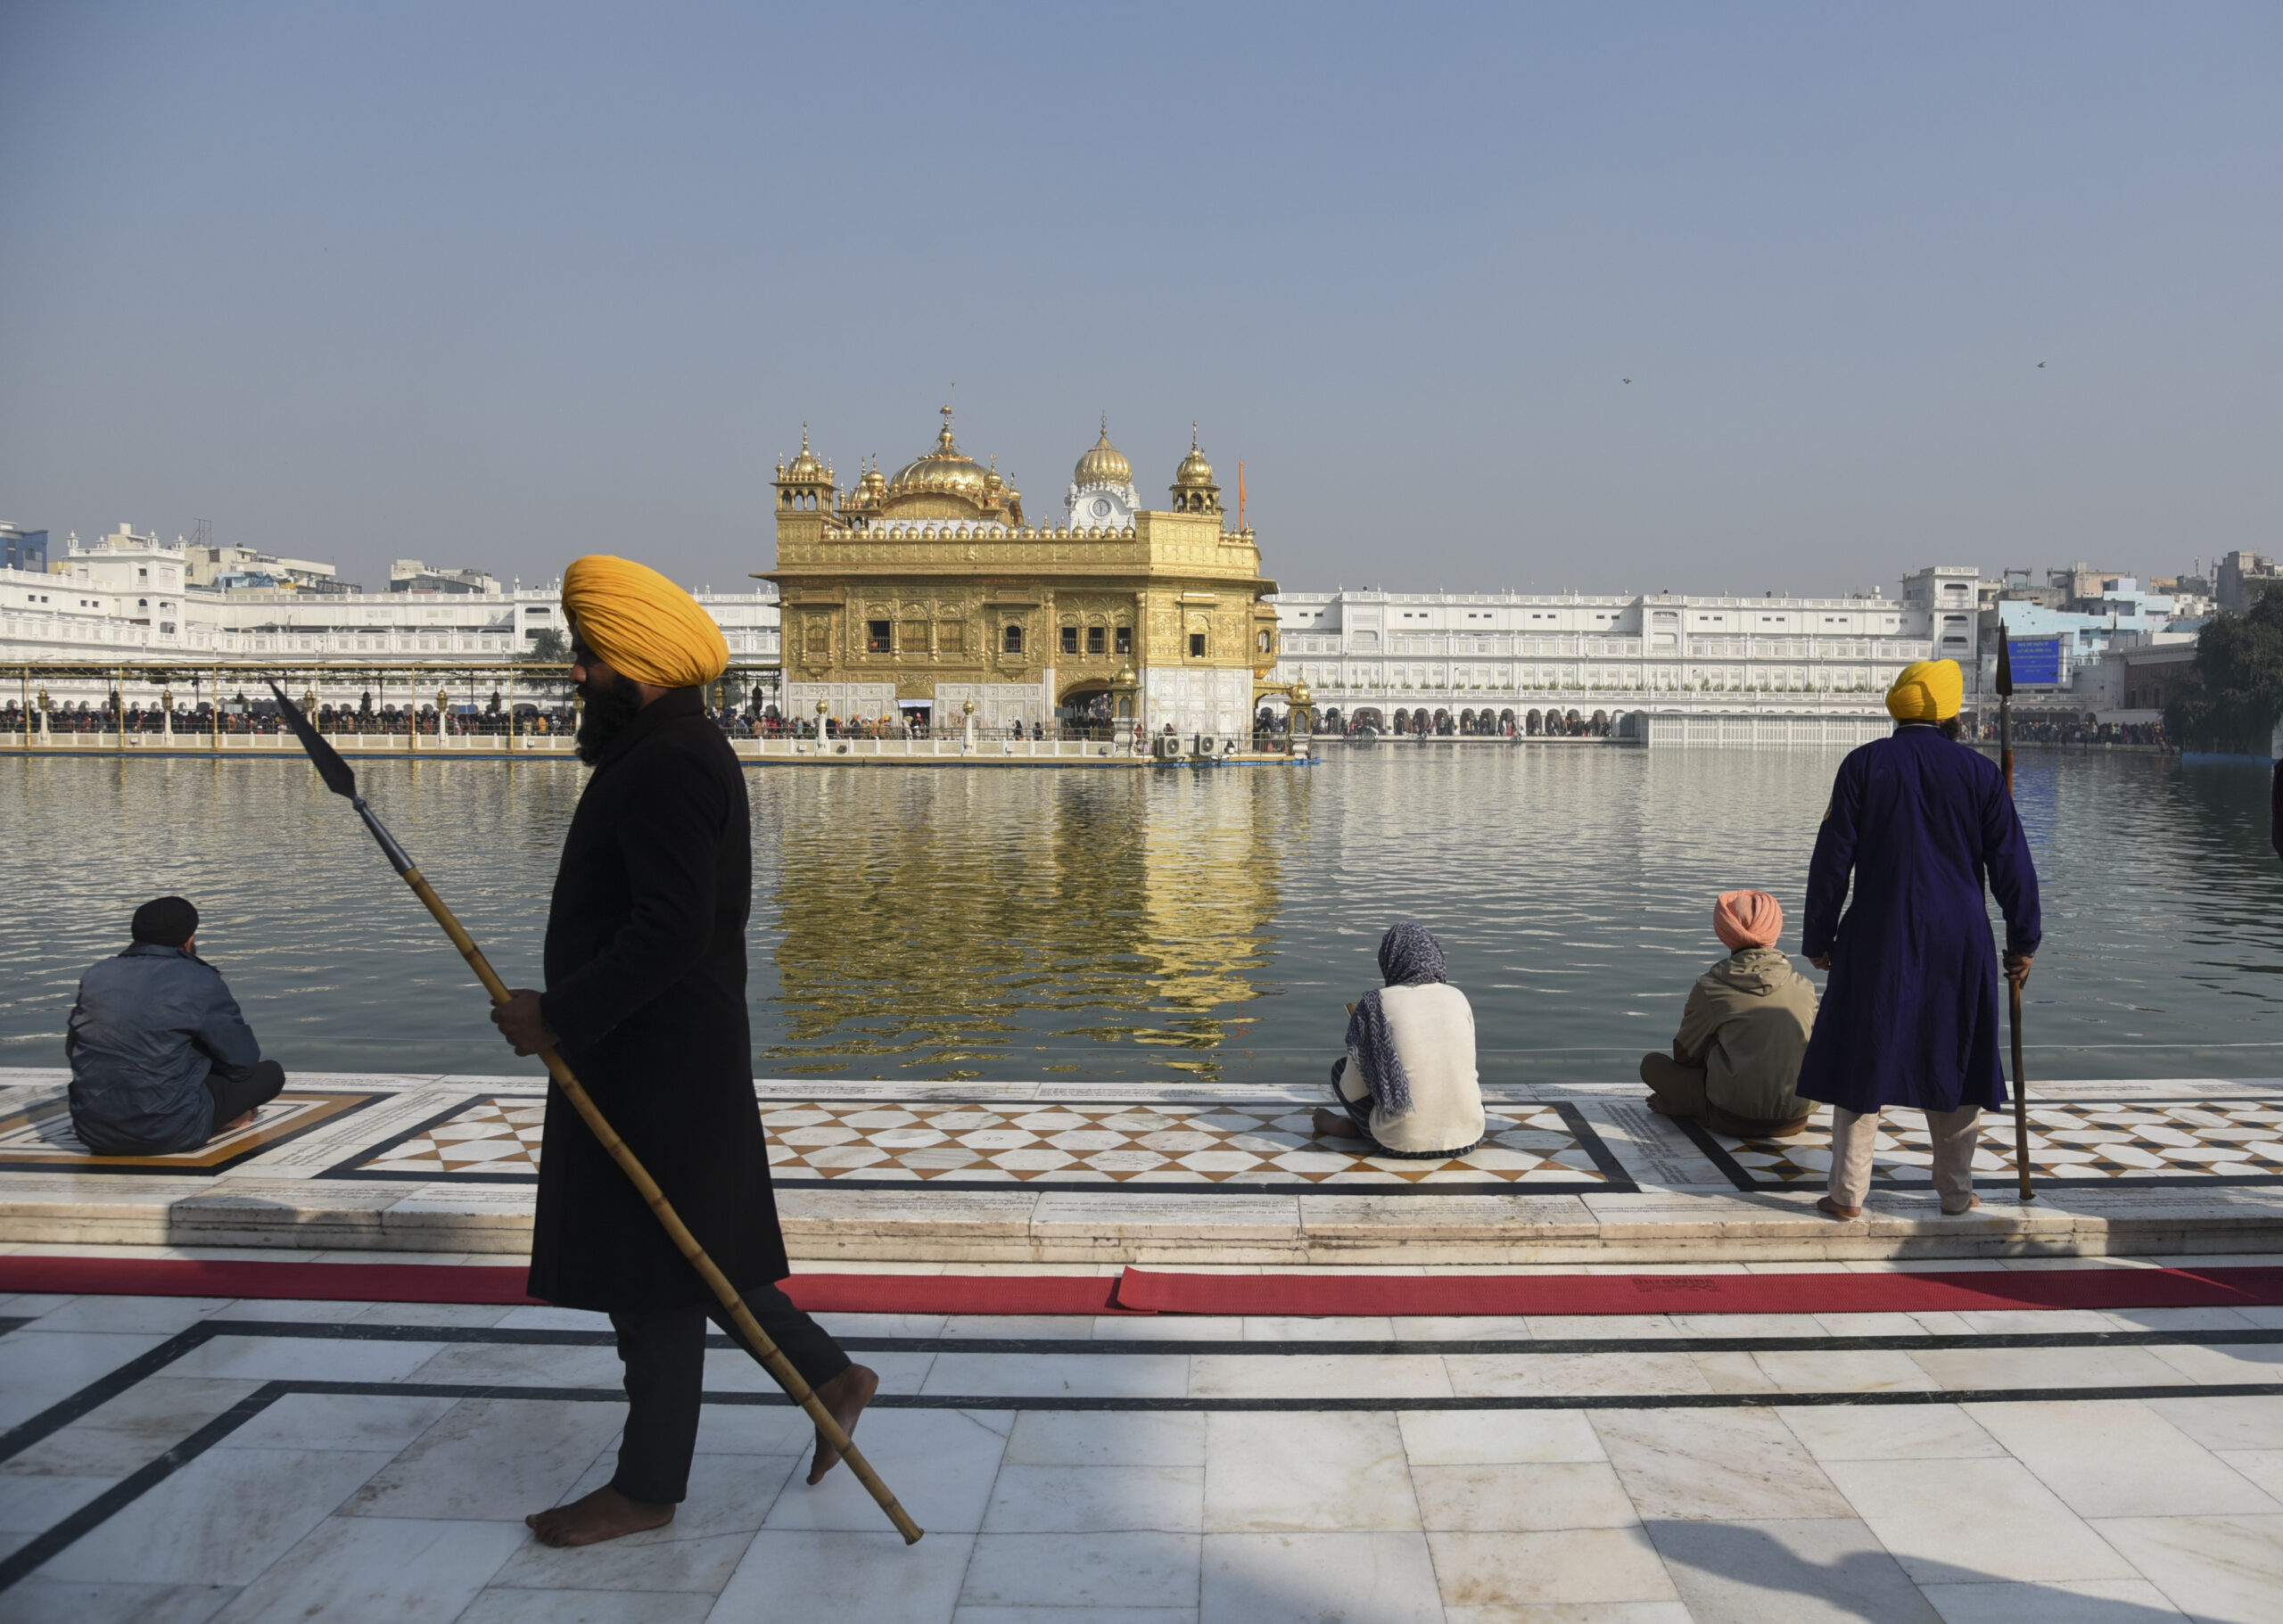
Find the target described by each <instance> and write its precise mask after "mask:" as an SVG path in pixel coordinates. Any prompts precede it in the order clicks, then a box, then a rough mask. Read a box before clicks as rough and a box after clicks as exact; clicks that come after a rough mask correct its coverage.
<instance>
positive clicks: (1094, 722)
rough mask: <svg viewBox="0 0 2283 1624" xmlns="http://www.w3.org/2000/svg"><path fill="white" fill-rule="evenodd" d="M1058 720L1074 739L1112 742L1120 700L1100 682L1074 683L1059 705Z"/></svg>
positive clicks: (1055, 712) (1063, 694) (1057, 709)
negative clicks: (1103, 739) (1107, 740)
mask: <svg viewBox="0 0 2283 1624" xmlns="http://www.w3.org/2000/svg"><path fill="white" fill-rule="evenodd" d="M1054 714H1055V719H1056V720H1057V721H1059V722H1060V723H1061V724H1062V726H1063V727H1064V729H1065V730H1067V731H1068V732H1070V733H1071V734H1072V735H1073V736H1074V737H1076V738H1109V736H1110V734H1111V733H1112V731H1113V730H1115V728H1116V725H1117V696H1116V695H1115V694H1114V693H1113V692H1112V691H1111V688H1110V685H1109V683H1108V682H1107V681H1104V680H1101V679H1100V678H1093V679H1090V680H1085V681H1082V682H1073V683H1072V684H1071V685H1070V686H1069V687H1068V688H1065V689H1063V690H1062V697H1061V698H1060V699H1059V700H1058V701H1057V702H1056V703H1055V707H1054Z"/></svg>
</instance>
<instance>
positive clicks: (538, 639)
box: [515, 626, 571, 694]
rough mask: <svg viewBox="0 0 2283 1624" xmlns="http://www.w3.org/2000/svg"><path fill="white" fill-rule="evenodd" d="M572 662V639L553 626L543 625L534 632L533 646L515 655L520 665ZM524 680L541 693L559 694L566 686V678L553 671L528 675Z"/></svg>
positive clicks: (566, 663) (516, 661) (532, 635)
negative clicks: (541, 674)
mask: <svg viewBox="0 0 2283 1624" xmlns="http://www.w3.org/2000/svg"><path fill="white" fill-rule="evenodd" d="M570 663H571V639H569V638H566V637H565V636H564V635H563V633H561V632H560V631H556V629H555V628H554V627H552V626H542V627H540V629H539V630H538V631H534V632H532V634H531V647H528V648H526V649H524V650H523V653H521V654H519V655H516V656H515V664H518V665H568V664H570ZM524 681H525V682H526V683H527V684H528V685H529V686H530V687H531V688H532V689H533V690H534V691H535V692H538V693H540V694H557V693H560V692H561V691H562V690H563V687H564V679H563V678H561V677H559V676H557V675H556V674H554V673H553V672H549V673H548V674H547V675H545V676H532V677H526V678H525V679H524Z"/></svg>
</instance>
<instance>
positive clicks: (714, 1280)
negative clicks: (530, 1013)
mask: <svg viewBox="0 0 2283 1624" xmlns="http://www.w3.org/2000/svg"><path fill="white" fill-rule="evenodd" d="M269 691H270V692H271V693H273V694H275V695H276V696H277V706H278V713H279V714H281V715H282V716H284V718H285V724H286V726H288V727H290V728H292V729H293V736H294V737H295V738H299V739H300V740H301V747H302V748H303V749H304V750H307V751H308V752H309V759H310V761H312V762H313V763H316V764H317V776H318V777H319V778H321V779H324V780H325V787H326V788H327V789H330V790H331V791H333V793H334V794H335V795H337V796H344V797H346V799H347V800H348V802H349V804H350V805H351V806H353V807H355V808H356V809H357V815H358V816H359V817H360V818H362V819H363V820H365V827H366V828H367V829H369V830H371V831H372V836H373V838H374V839H375V841H377V842H379V844H380V848H381V851H382V853H383V855H385V856H386V857H387V858H388V860H389V866H390V867H391V868H392V869H394V870H396V871H397V873H398V874H400V876H402V877H403V879H404V883H405V884H406V885H408V886H411V887H412V894H414V895H415V896H417V897H418V898H419V899H420V900H421V902H422V903H424V904H425V905H426V906H427V909H428V911H429V912H430V913H431V914H433V915H434V916H435V920H436V923H437V924H439V925H441V926H442V927H444V934H445V935H446V936H449V937H450V938H451V940H452V945H453V946H454V947H457V948H458V949H459V950H460V957H461V958H463V959H465V960H467V963H468V968H469V969H472V970H474V972H475V978H476V979H477V980H478V981H481V982H482V984H483V990H484V991H485V992H487V993H490V994H491V1002H493V1003H495V1004H500V1003H506V1002H507V1000H508V998H509V997H510V996H511V994H510V993H508V991H507V983H506V982H504V981H502V980H500V979H499V972H498V971H497V970H495V969H492V968H491V961H490V960H489V959H486V958H485V957H484V956H483V950H482V948H480V947H478V946H477V945H476V944H475V938H474V937H473V936H469V935H468V934H467V930H466V927H464V926H462V925H461V923H460V922H459V920H458V919H457V917H455V916H454V914H453V912H452V911H451V910H450V909H449V908H447V907H446V906H445V905H444V899H443V898H442V897H441V896H438V895H437V894H436V888H435V887H434V886H431V885H430V884H429V883H428V881H427V878H426V877H425V876H424V875H423V874H422V873H421V872H420V870H418V869H417V868H416V867H415V866H414V864H413V861H412V859H411V858H410V857H408V855H406V853H405V850H404V848H403V847H402V846H400V845H398V844H397V843H396V837H395V836H393V835H391V834H390V833H389V831H388V830H387V828H384V827H383V825H382V823H381V820H379V819H378V818H376V817H375V816H374V815H373V810H372V808H371V807H369V806H367V805H366V804H365V797H364V796H360V795H359V794H358V793H357V775H356V774H355V773H354V772H352V771H350V766H349V763H347V762H345V761H343V760H342V759H341V753H340V752H339V751H338V750H335V749H334V747H333V746H331V745H329V744H327V743H326V741H325V739H324V738H323V737H322V736H321V735H319V733H318V732H317V730H316V729H315V728H312V727H311V726H310V725H309V718H308V717H306V716H304V715H302V714H301V711H300V710H299V709H297V708H296V707H295V705H294V704H293V701H292V700H290V699H288V698H287V697H285V690H284V688H279V687H278V686H277V684H276V683H275V682H272V683H271V684H270V685H269ZM539 1058H540V1059H541V1060H543V1061H545V1062H546V1065H547V1072H548V1076H550V1077H552V1078H554V1079H555V1085H556V1087H557V1088H560V1089H561V1090H562V1091H563V1092H564V1095H565V1097H566V1098H567V1099H568V1100H569V1101H571V1104H572V1106H573V1108H574V1109H576V1110H577V1111H578V1113H579V1116H580V1117H581V1120H583V1121H584V1122H585V1123H586V1125H587V1126H588V1127H589V1129H591V1130H592V1131H593V1133H594V1135H595V1137H596V1138H597V1139H598V1140H599V1141H601V1142H602V1147H603V1149H604V1150H607V1151H608V1152H610V1158H611V1159H612V1160H613V1161H614V1162H616V1163H617V1164H618V1165H619V1167H620V1169H621V1170H622V1172H623V1173H624V1174H625V1175H626V1176H627V1177H628V1178H630V1179H631V1180H632V1181H633V1183H634V1188H635V1190H636V1191H638V1192H639V1194H640V1195H641V1197H642V1199H643V1200H644V1201H646V1202H647V1203H648V1204H649V1208H650V1210H651V1211H652V1212H653V1213H655V1214H656V1215H657V1219H658V1222H659V1223H660V1224H663V1225H664V1226H665V1231H666V1234H667V1236H668V1237H669V1238H670V1239H671V1240H672V1241H673V1243H674V1247H675V1249H677V1250H678V1251H680V1253H681V1255H682V1256H683V1257H687V1258H688V1259H689V1265H690V1267H692V1268H694V1269H696V1271H697V1273H698V1277H699V1278H700V1279H702V1280H704V1281H705V1283H706V1285H707V1287H708V1288H709V1289H711V1290H712V1291H713V1295H714V1297H715V1298H718V1299H719V1300H720V1302H721V1307H722V1308H723V1309H724V1310H726V1311H727V1312H728V1314H729V1320H730V1323H733V1324H735V1325H736V1326H737V1328H738V1335H740V1336H742V1337H744V1338H745V1340H746V1342H747V1343H749V1344H751V1346H752V1348H753V1350H754V1354H755V1356H758V1357H759V1358H760V1360H761V1363H762V1368H763V1369H765V1370H767V1371H768V1372H769V1373H770V1375H771V1377H772V1378H773V1379H774V1380H775V1381H776V1382H777V1385H778V1386H779V1387H781V1388H783V1389H785V1392H786V1395H787V1397H790V1398H791V1399H792V1400H793V1402H794V1403H795V1404H797V1405H799V1406H801V1408H802V1409H803V1410H804V1411H806V1412H807V1413H808V1417H809V1419H810V1420H811V1421H812V1422H815V1423H816V1428H817V1432H818V1434H819V1435H820V1437H822V1438H823V1439H824V1440H825V1442H827V1443H828V1444H830V1445H831V1446H832V1447H834V1448H836V1449H837V1450H839V1451H840V1455H841V1458H842V1459H843V1460H845V1461H846V1462H847V1463H848V1470H849V1471H853V1472H854V1473H855V1474H856V1478H857V1480H858V1481H859V1482H861V1483H862V1484H863V1485H864V1488H865V1489H866V1490H867V1491H868V1492H869V1493H870V1495H871V1496H872V1498H873V1499H875V1500H877V1501H878V1502H879V1505H880V1509H881V1510H882V1511H884V1512H886V1513H887V1514H888V1521H891V1522H893V1523H894V1524H895V1527H896V1532H898V1533H900V1534H902V1536H903V1543H904V1544H906V1545H917V1544H918V1543H919V1536H920V1533H921V1529H920V1527H919V1524H918V1523H917V1522H914V1521H912V1520H911V1513H909V1512H907V1511H905V1510H904V1509H903V1507H902V1504H899V1503H898V1502H897V1500H896V1497H895V1495H894V1492H893V1491H891V1490H890V1489H889V1488H888V1486H887V1485H886V1483H884V1482H882V1481H881V1480H880V1474H879V1473H878V1472H877V1471H873V1470H872V1463H870V1461H868V1460H866V1459H865V1458H864V1454H863V1451H861V1449H859V1448H857V1447H856V1442H855V1440H854V1439H852V1438H850V1437H849V1436H848V1432H847V1430H846V1429H845V1428H844V1427H842V1426H841V1424H840V1422H838V1421H837V1420H836V1419H835V1418H834V1416H833V1414H832V1412H831V1411H829V1410H828V1409H826V1408H825V1407H824V1401H823V1400H822V1399H820V1398H819V1397H817V1396H816V1392H815V1389H812V1388H811V1387H810V1386H809V1384H808V1383H807V1382H806V1381H804V1380H803V1379H802V1376H801V1373H800V1372H799V1371H797V1370H795V1369H794V1368H793V1362H792V1361H791V1360H790V1359H787V1357H786V1356H785V1355H784V1353H783V1351H782V1350H781V1349H779V1348H778V1346H777V1344H776V1343H775V1342H773V1341H771V1340H770V1336H769V1333H768V1332H767V1331H763V1330H762V1328H761V1322H760V1321H758V1320H756V1319H754V1316H753V1310H752V1309H750V1308H748V1307H746V1302H745V1298H743V1297H742V1296H740V1295H739V1294H738V1289H737V1287H735V1286H734V1285H732V1284H730V1283H729V1276H728V1275H726V1274H722V1273H721V1269H720V1267H719V1266H718V1265H715V1263H714V1261H713V1259H712V1258H711V1257H707V1256H706V1255H705V1248H704V1247H702V1246H700V1245H698V1243H697V1237H696V1236H695V1235H693V1234H691V1233H690V1232H689V1226H688V1224H684V1223H683V1222H682V1221H681V1216H680V1214H679V1213H677V1212H675V1211H674V1209H673V1203H672V1202H671V1201H669V1200H667V1199H666V1192H665V1191H663V1190H661V1189H659V1188H658V1182H657V1180H655V1179H654V1178H652V1177H651V1176H650V1173H649V1170H648V1169H647V1168H646V1167H645V1166H643V1165H642V1163H641V1160H640V1158H638V1157H637V1156H636V1155H635V1154H634V1152H633V1151H632V1150H631V1149H629V1148H628V1146H627V1143H626V1142H625V1141H624V1140H622V1139H621V1138H620V1137H619V1136H618V1134H617V1132H616V1130H614V1128H612V1126H611V1125H610V1122H609V1120H608V1119H607V1118H606V1117H604V1115H603V1113H602V1109H601V1108H600V1107H599V1106H598V1105H597V1104H596V1103H595V1101H594V1098H593V1096H592V1095H590V1094H589V1093H588V1092H587V1091H586V1089H585V1088H584V1087H583V1086H582V1085H581V1084H580V1082H579V1079H578V1078H577V1077H575V1076H573V1075H572V1072H571V1068H570V1067H569V1065H567V1064H566V1063H565V1060H564V1059H563V1057H562V1056H561V1055H559V1054H557V1053H556V1051H554V1050H552V1049H542V1050H540V1055H539Z"/></svg>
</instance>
